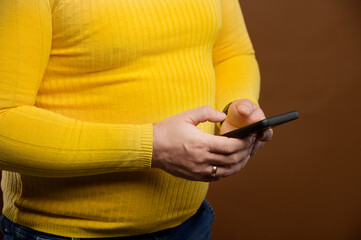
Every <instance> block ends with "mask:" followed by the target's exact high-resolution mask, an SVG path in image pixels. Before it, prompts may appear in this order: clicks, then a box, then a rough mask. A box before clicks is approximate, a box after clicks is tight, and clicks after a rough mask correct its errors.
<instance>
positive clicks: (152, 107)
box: [0, 0, 259, 237]
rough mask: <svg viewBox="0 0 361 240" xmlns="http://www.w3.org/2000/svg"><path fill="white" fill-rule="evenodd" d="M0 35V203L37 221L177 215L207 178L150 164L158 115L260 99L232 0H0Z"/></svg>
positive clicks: (70, 227) (175, 221)
mask: <svg viewBox="0 0 361 240" xmlns="http://www.w3.org/2000/svg"><path fill="white" fill-rule="evenodd" d="M0 33H1V37H0V167H1V169H2V170H3V178H2V182H1V185H2V190H3V192H4V209H3V213H4V214H5V215H6V216H7V217H8V218H10V219H11V220H12V221H14V222H17V223H19V224H21V225H24V226H27V227H30V228H33V229H36V230H40V231H44V232H48V233H52V234H58V235H64V236H72V237H112V236H127V235H135V234H143V233H149V232H154V231H158V230H162V229H166V228H169V227H174V226H176V225H179V224H180V223H182V222H183V221H185V220H186V219H187V218H189V217H190V216H191V215H193V214H194V213H195V212H196V210H197V209H198V207H199V206H200V204H201V202H202V200H203V199H204V197H205V195H206V192H207V188H208V184H207V183H202V182H192V181H187V180H184V179H180V178H177V177H174V176H172V175H169V174H167V173H165V172H164V171H162V170H159V169H151V168H150V166H151V159H152V137H153V128H152V124H153V123H156V122H159V121H161V120H163V119H165V118H167V117H169V116H172V115H174V114H177V113H180V112H183V111H185V110H188V109H192V108H195V107H198V106H202V105H206V104H208V105H211V106H213V107H215V108H217V109H218V110H219V109H222V108H223V107H224V105H226V104H227V103H228V102H229V101H232V100H234V99H239V98H243V97H245V98H249V99H251V100H253V101H257V98H258V91H259V71H258V66H257V62H256V60H255V57H254V51H253V48H252V44H251V42H250V40H249V37H248V34H247V31H246V28H245V25H244V22H243V18H242V14H241V11H240V8H239V5H238V2H237V0H141V1H139V0H91V1H90V0H89V1H85V0H11V1H0ZM200 127H201V129H202V130H203V131H206V132H208V133H213V130H214V124H203V125H202V126H200Z"/></svg>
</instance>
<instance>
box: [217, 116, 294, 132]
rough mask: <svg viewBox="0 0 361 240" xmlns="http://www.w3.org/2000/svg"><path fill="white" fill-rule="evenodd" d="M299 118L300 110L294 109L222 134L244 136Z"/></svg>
mask: <svg viewBox="0 0 361 240" xmlns="http://www.w3.org/2000/svg"><path fill="white" fill-rule="evenodd" d="M297 118H298V112H297V111H292V112H288V113H284V114H280V115H277V116H274V117H270V118H266V119H263V120H261V121H258V122H255V123H252V124H250V125H247V126H245V127H241V128H238V129H236V130H233V131H231V132H227V133H225V134H222V136H225V137H230V138H244V137H246V136H248V135H251V134H253V133H258V132H262V131H264V130H266V129H268V128H272V127H275V126H278V125H281V124H283V123H286V122H289V121H292V120H295V119H297Z"/></svg>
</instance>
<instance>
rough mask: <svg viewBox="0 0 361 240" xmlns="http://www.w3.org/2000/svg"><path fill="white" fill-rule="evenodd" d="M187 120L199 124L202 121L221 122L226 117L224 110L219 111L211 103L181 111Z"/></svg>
mask: <svg viewBox="0 0 361 240" xmlns="http://www.w3.org/2000/svg"><path fill="white" fill-rule="evenodd" d="M181 114H183V115H185V116H186V118H187V120H188V121H189V122H191V123H192V124H194V125H195V126H197V125H198V124H199V123H201V122H206V121H210V122H221V121H223V120H224V119H225V118H226V115H225V114H224V113H223V112H219V111H217V110H215V109H214V108H212V107H211V106H209V105H206V106H202V107H198V108H194V109H191V110H188V111H185V112H183V113H181Z"/></svg>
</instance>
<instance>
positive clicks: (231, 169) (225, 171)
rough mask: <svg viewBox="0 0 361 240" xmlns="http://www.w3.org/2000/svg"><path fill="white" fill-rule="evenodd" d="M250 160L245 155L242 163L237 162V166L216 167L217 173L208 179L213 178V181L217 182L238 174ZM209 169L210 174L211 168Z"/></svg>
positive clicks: (248, 156)
mask: <svg viewBox="0 0 361 240" xmlns="http://www.w3.org/2000/svg"><path fill="white" fill-rule="evenodd" d="M249 159H250V155H247V156H246V157H245V158H244V159H243V161H241V162H239V163H238V164H236V165H233V166H228V167H227V166H226V167H224V166H218V168H217V172H216V174H215V176H211V174H210V177H211V178H213V181H217V180H220V179H223V178H225V177H229V176H231V175H233V174H236V173H238V172H239V171H241V170H242V169H243V168H244V167H245V166H246V165H247V163H248V160H249ZM209 169H210V173H211V172H212V166H211V167H209ZM206 178H209V177H206Z"/></svg>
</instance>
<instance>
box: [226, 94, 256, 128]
mask: <svg viewBox="0 0 361 240" xmlns="http://www.w3.org/2000/svg"><path fill="white" fill-rule="evenodd" d="M257 109H259V107H258V106H257V105H256V104H254V103H253V102H251V101H250V100H248V99H240V100H237V101H235V102H234V103H233V104H232V105H231V106H230V107H229V110H228V115H227V121H228V122H229V123H230V124H232V125H233V126H235V127H242V126H244V125H247V124H250V123H252V122H255V121H256V120H258V119H255V117H258V116H255V115H259V114H255V113H258V111H257Z"/></svg>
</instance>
